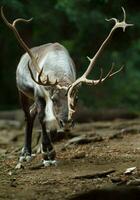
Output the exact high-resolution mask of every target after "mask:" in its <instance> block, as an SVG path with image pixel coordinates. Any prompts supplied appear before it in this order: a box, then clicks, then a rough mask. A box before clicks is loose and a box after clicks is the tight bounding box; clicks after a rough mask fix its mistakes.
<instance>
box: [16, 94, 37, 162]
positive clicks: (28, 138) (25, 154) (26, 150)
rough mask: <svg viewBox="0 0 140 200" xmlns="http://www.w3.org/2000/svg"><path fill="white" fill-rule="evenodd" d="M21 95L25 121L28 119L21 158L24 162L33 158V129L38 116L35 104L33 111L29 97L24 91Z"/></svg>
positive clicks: (20, 160)
mask: <svg viewBox="0 0 140 200" xmlns="http://www.w3.org/2000/svg"><path fill="white" fill-rule="evenodd" d="M19 97H20V102H21V106H22V109H23V111H24V114H25V121H26V128H25V141H24V147H23V148H22V151H21V155H20V158H19V162H23V161H29V160H31V154H32V149H31V143H32V129H33V123H34V119H35V116H36V108H35V106H34V104H33V106H32V112H30V108H31V107H30V104H29V99H28V97H27V96H25V95H24V94H23V93H22V92H19Z"/></svg>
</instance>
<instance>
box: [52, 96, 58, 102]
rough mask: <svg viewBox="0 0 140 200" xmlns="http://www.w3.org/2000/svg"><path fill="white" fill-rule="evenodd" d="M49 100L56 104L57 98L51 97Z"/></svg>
mask: <svg viewBox="0 0 140 200" xmlns="http://www.w3.org/2000/svg"><path fill="white" fill-rule="evenodd" d="M51 100H52V101H53V103H57V102H58V98H57V96H56V95H53V96H52V97H51Z"/></svg>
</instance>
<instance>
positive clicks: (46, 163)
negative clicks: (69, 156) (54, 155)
mask: <svg viewBox="0 0 140 200" xmlns="http://www.w3.org/2000/svg"><path fill="white" fill-rule="evenodd" d="M51 165H54V166H57V161H56V160H43V166H44V167H48V166H51Z"/></svg>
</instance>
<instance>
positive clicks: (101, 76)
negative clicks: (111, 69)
mask: <svg viewBox="0 0 140 200" xmlns="http://www.w3.org/2000/svg"><path fill="white" fill-rule="evenodd" d="M100 70H101V73H100V78H99V81H98V82H94V85H97V84H99V83H101V82H102V78H103V68H100Z"/></svg>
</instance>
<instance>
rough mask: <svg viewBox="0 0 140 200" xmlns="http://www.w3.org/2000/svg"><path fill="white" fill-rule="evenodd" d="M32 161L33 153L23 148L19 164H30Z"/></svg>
mask: <svg viewBox="0 0 140 200" xmlns="http://www.w3.org/2000/svg"><path fill="white" fill-rule="evenodd" d="M31 160H32V155H31V153H30V152H29V151H28V150H27V149H25V148H23V149H22V151H21V155H20V157H19V162H29V161H31Z"/></svg>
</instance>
